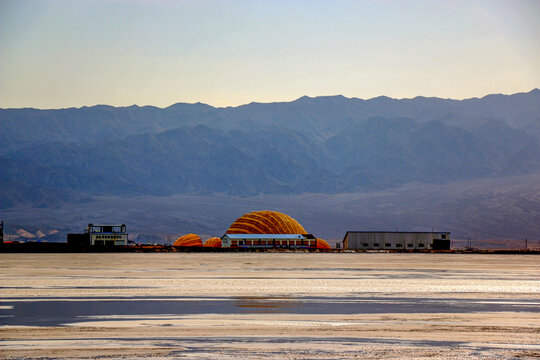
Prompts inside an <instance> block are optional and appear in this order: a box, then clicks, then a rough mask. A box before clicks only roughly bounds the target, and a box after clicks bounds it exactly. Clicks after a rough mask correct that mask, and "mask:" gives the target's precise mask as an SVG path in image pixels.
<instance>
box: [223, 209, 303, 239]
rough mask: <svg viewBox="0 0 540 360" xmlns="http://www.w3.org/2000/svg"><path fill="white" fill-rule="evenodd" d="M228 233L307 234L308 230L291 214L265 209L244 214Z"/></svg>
mask: <svg viewBox="0 0 540 360" xmlns="http://www.w3.org/2000/svg"><path fill="white" fill-rule="evenodd" d="M227 234H307V231H306V230H305V229H304V228H303V227H302V225H300V224H299V223H298V221H296V220H294V219H293V218H292V217H290V216H289V215H285V214H282V213H280V212H277V211H268V210H263V211H253V212H250V213H248V214H244V215H242V216H241V217H239V218H238V219H236V221H235V222H234V223H232V225H231V226H230V227H229V230H227Z"/></svg>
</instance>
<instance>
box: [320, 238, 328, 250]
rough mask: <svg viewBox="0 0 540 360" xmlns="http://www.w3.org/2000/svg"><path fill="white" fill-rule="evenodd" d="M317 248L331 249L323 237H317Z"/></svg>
mask: <svg viewBox="0 0 540 360" xmlns="http://www.w3.org/2000/svg"><path fill="white" fill-rule="evenodd" d="M317 249H331V247H330V245H329V244H328V243H327V242H326V241H324V240H323V239H317Z"/></svg>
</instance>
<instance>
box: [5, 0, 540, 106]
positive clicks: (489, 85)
mask: <svg viewBox="0 0 540 360" xmlns="http://www.w3.org/2000/svg"><path fill="white" fill-rule="evenodd" d="M535 87H540V1H538V0H530V1H524V0H507V1H497V0H489V1H471V0H468V1H460V0H453V1H431V0H430V1H403V0H396V1H384V0H383V1H339V0H338V1H330V0H328V1H293V0H287V1H210V0H208V1H207V0H193V1H165V0H163V1H160V0H146V1H144V0H133V1H128V0H103V1H97V0H96V1H93V0H62V1H46V0H32V1H27V0H15V1H11V0H9V1H6V0H0V107H39V108H57V107H69V106H83V105H94V104H111V105H115V106H119V105H131V104H138V105H147V104H148V105H156V106H168V105H170V104H172V103H175V102H197V101H201V102H205V103H208V104H211V105H215V106H228V105H239V104H244V103H248V102H251V101H258V102H271V101H290V100H293V99H295V98H298V97H300V96H303V95H309V96H318V95H334V94H343V95H345V96H348V97H360V98H371V97H375V96H379V95H387V96H391V97H396V98H403V97H414V96H417V95H423V96H438V97H443V98H456V99H462V98H468V97H475V96H478V97H480V96H484V95H486V94H489V93H507V94H508V93H515V92H523V91H529V90H531V89H533V88H535Z"/></svg>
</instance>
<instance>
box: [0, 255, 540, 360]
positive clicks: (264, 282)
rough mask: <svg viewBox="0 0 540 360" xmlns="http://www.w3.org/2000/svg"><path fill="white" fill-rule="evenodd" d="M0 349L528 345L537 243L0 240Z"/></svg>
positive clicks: (307, 350) (276, 351)
mask: <svg viewBox="0 0 540 360" xmlns="http://www.w3.org/2000/svg"><path fill="white" fill-rule="evenodd" d="M0 267H1V274H0V280H1V282H0V291H1V294H0V299H1V300H0V324H1V327H0V331H1V334H2V343H1V344H0V349H1V351H2V354H3V356H6V357H8V358H9V357H13V358H23V357H54V358H95V357H100V356H107V357H112V358H121V357H129V358H146V357H157V358H177V357H184V358H219V359H227V358H238V357H241V358H253V359H259V358H267V357H274V358H282V357H288V358H301V359H303V358H305V359H311V358H322V359H326V358H344V359H345V358H351V357H354V356H358V357H360V358H380V357H384V358H422V357H430V358H434V357H435V358H463V357H468V358H486V357H489V358H497V357H500V358H508V357H521V358H535V357H538V356H540V340H539V339H540V257H539V256H535V255H478V254H468V255H462V254H383V253H367V254H366V253H364V254H357V253H328V254H325V253H238V254H232V253H231V254H219V253H215V254H213V253H212V254H209V253H188V254H186V253H163V254H159V253H156V254H0Z"/></svg>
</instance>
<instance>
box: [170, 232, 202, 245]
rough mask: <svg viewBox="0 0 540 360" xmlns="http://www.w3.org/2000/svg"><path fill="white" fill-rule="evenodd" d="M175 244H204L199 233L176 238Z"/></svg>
mask: <svg viewBox="0 0 540 360" xmlns="http://www.w3.org/2000/svg"><path fill="white" fill-rule="evenodd" d="M173 246H203V244H202V240H201V238H200V237H199V236H198V235H195V234H187V235H184V236H180V237H179V238H178V239H176V241H175V242H174V244H173Z"/></svg>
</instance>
